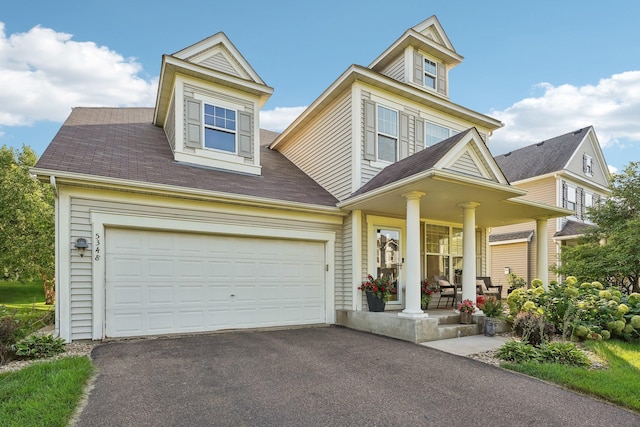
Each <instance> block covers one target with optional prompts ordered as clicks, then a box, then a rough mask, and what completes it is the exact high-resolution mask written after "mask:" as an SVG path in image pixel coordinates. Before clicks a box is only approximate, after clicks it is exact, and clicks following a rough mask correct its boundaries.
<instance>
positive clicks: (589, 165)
mask: <svg viewBox="0 0 640 427" xmlns="http://www.w3.org/2000/svg"><path fill="white" fill-rule="evenodd" d="M582 169H583V170H584V173H585V174H587V175H589V176H593V158H592V157H591V156H589V155H588V154H585V155H584V156H582Z"/></svg>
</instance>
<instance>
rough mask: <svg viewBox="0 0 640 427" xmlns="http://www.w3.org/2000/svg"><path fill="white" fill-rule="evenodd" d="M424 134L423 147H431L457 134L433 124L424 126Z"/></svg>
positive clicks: (428, 123)
mask: <svg viewBox="0 0 640 427" xmlns="http://www.w3.org/2000/svg"><path fill="white" fill-rule="evenodd" d="M425 133H426V135H425V139H424V141H425V147H431V146H432V145H435V144H437V143H438V142H440V141H442V140H445V139H447V138H449V137H450V136H453V135H455V134H457V133H459V132H458V131H457V130H453V129H449V128H447V127H444V126H440V125H437V124H435V123H431V122H427V123H426V126H425Z"/></svg>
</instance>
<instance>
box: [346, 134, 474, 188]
mask: <svg viewBox="0 0 640 427" xmlns="http://www.w3.org/2000/svg"><path fill="white" fill-rule="evenodd" d="M469 132H471V129H468V130H467V131H465V132H460V133H459V134H457V135H454V136H452V137H451V138H447V139H445V140H443V141H440V142H438V143H437V144H434V145H432V146H431V147H427V148H425V149H424V150H422V151H418V152H417V153H415V154H413V155H411V156H409V157H407V158H406V159H402V160H400V161H399V162H396V163H393V164H390V165H389V166H387V167H386V168H384V169H382V171H380V173H379V174H378V175H376V176H374V177H373V178H371V180H370V181H369V182H367V183H366V184H365V185H363V186H362V187H360V188H359V189H358V191H356V192H355V193H353V194H352V195H351V197H354V196H357V195H360V194H364V193H367V192H369V191H372V190H375V189H378V188H381V187H384V186H385V185H388V184H391V183H394V182H397V181H400V180H402V179H404V178H408V177H410V176H413V175H416V174H419V173H421V172H424V171H426V170H429V169H431V168H432V167H433V166H434V165H435V164H436V163H438V161H439V160H440V159H441V158H442V157H443V156H445V155H446V154H447V153H448V152H449V150H451V149H452V148H453V147H454V146H455V145H456V144H457V143H458V142H459V141H460V140H461V139H462V138H463V137H464V136H465V135H466V134H467V133H469Z"/></svg>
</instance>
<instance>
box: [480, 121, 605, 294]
mask: <svg viewBox="0 0 640 427" xmlns="http://www.w3.org/2000/svg"><path fill="white" fill-rule="evenodd" d="M495 160H496V162H497V163H498V165H499V166H500V168H501V169H502V171H503V172H504V175H505V176H506V177H507V179H508V180H509V182H510V183H511V184H512V185H515V186H517V187H518V188H522V189H524V190H527V191H528V193H527V194H526V195H524V196H522V198H523V199H528V200H532V201H536V202H542V203H546V204H553V205H556V206H559V207H562V208H565V209H569V210H570V211H572V212H573V214H572V215H570V216H567V217H562V218H557V219H555V220H551V221H548V223H547V229H546V236H547V237H546V239H547V245H546V246H547V258H548V261H547V264H548V265H553V264H557V263H558V262H559V254H560V251H561V250H562V247H563V246H565V245H572V244H575V243H576V240H577V239H578V237H580V236H581V235H582V234H584V232H585V230H586V229H587V228H588V227H590V226H592V225H593V224H592V223H591V222H589V219H588V217H587V209H588V208H589V207H591V206H593V205H594V204H595V203H597V202H598V200H599V199H601V198H603V197H605V198H606V197H608V196H609V195H610V191H609V189H608V185H609V179H610V176H609V169H608V168H607V163H606V161H605V159H604V155H603V154H602V149H601V148H600V144H599V143H598V138H597V137H596V132H595V130H594V129H593V127H592V126H589V127H586V128H583V129H578V130H576V131H573V132H569V133H567V134H565V135H560V136H558V137H555V138H551V139H548V140H546V141H542V142H539V143H537V144H533V145H529V146H527V147H524V148H521V149H519V150H515V151H512V152H510V153H507V154H503V155H500V156H496V158H495ZM537 239H538V236H537V232H536V224H535V222H528V223H523V224H517V225H511V226H507V227H496V228H493V229H492V230H491V234H490V236H489V242H490V243H489V245H490V247H491V269H490V274H491V277H492V279H493V281H494V282H496V283H497V282H501V283H503V284H506V283H507V279H506V276H505V274H506V273H507V272H509V273H515V274H516V275H518V276H520V277H522V278H524V279H525V280H526V281H527V282H530V281H531V280H533V279H534V278H536V277H538V274H539V273H538V270H537V267H536V265H537V258H538V255H537V253H536V247H537V246H536V241H537ZM544 278H545V279H547V280H555V279H557V277H556V275H555V274H553V273H551V272H548V273H547V275H546V277H544Z"/></svg>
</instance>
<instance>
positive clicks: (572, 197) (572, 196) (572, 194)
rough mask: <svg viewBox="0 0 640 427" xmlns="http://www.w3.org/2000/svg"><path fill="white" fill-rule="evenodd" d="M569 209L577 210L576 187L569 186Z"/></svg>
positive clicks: (567, 206)
mask: <svg viewBox="0 0 640 427" xmlns="http://www.w3.org/2000/svg"><path fill="white" fill-rule="evenodd" d="M565 208H567V209H571V210H573V211H575V210H576V187H574V186H572V185H567V205H566V206H565Z"/></svg>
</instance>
